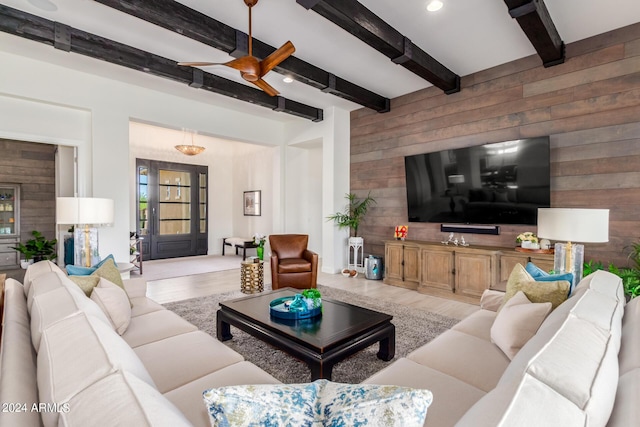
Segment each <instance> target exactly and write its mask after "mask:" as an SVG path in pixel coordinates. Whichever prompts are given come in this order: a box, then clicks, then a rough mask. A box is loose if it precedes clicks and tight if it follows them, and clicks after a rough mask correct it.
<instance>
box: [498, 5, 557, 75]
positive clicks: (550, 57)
mask: <svg viewBox="0 0 640 427" xmlns="http://www.w3.org/2000/svg"><path fill="white" fill-rule="evenodd" d="M504 2H505V4H506V5H507V7H508V8H509V15H511V17H512V18H514V19H515V20H517V21H518V24H519V25H520V28H522V31H524V33H525V35H526V36H527V38H528V39H529V41H530V42H531V44H532V45H533V47H534V48H535V50H536V52H538V56H540V59H542V63H543V65H544V66H545V67H551V66H553V65H558V64H562V63H563V62H564V60H565V47H564V42H563V41H562V38H561V37H560V34H559V33H558V30H557V29H556V26H555V24H554V23H553V19H551V15H550V14H549V10H548V9H547V6H546V5H545V4H544V0H504Z"/></svg>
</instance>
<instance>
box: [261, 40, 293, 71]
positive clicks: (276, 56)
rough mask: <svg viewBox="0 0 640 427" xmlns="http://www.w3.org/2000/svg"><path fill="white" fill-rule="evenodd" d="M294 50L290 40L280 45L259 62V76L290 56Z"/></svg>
mask: <svg viewBox="0 0 640 427" xmlns="http://www.w3.org/2000/svg"><path fill="white" fill-rule="evenodd" d="M295 51H296V48H295V46H294V45H293V43H291V42H290V41H288V42H286V43H285V44H283V45H282V46H280V47H279V48H278V49H277V50H276V51H274V52H273V53H272V54H271V55H269V56H267V57H266V58H264V59H263V60H262V61H261V62H260V77H262V76H264V75H265V74H267V73H268V72H269V71H271V70H273V69H274V68H275V67H276V66H278V64H280V63H281V62H282V61H284V60H285V59H287V58H288V57H290V56H291V55H292V54H293V52H295Z"/></svg>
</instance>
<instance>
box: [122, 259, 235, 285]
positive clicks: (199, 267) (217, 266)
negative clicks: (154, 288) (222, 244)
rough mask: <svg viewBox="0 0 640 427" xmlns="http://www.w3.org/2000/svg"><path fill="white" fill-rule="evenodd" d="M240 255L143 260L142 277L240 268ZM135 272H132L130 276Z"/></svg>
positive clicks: (161, 277)
mask: <svg viewBox="0 0 640 427" xmlns="http://www.w3.org/2000/svg"><path fill="white" fill-rule="evenodd" d="M241 261H242V257H241V256H236V255H225V256H222V255H200V256H191V257H182V258H169V259H156V260H153V261H144V263H143V265H142V272H143V274H142V277H144V278H145V279H147V281H150V280H161V279H170V278H172V277H178V276H190V275H193V274H203V273H213V272H215V271H224V270H233V269H236V268H240V262H241ZM135 276H136V274H134V273H132V274H131V277H135Z"/></svg>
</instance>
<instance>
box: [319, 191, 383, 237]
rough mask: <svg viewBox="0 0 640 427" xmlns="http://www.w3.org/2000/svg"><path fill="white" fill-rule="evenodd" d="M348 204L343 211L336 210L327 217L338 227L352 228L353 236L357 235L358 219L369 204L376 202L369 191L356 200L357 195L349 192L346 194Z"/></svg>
mask: <svg viewBox="0 0 640 427" xmlns="http://www.w3.org/2000/svg"><path fill="white" fill-rule="evenodd" d="M345 197H346V199H347V200H348V201H349V204H348V205H347V207H346V208H345V210H344V212H337V213H334V214H333V215H329V216H328V217H327V219H328V220H330V221H333V222H335V223H336V225H337V226H338V228H340V229H342V228H349V229H350V230H353V237H358V227H359V226H360V221H362V218H363V217H364V215H365V214H366V213H367V210H369V206H371V204H372V203H376V201H375V199H374V198H373V197H371V192H369V194H368V195H367V197H366V198H365V199H363V200H358V198H357V196H356V195H355V194H353V193H349V194H347V195H346V196H345Z"/></svg>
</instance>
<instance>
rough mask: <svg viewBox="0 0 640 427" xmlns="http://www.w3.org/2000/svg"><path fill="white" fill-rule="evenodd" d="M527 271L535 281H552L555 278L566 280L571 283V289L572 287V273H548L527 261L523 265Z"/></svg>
mask: <svg viewBox="0 0 640 427" xmlns="http://www.w3.org/2000/svg"><path fill="white" fill-rule="evenodd" d="M525 270H527V273H529V274H530V275H531V277H533V280H535V281H536V282H554V281H556V280H566V281H567V282H569V283H570V284H571V289H573V273H562V274H550V273H547V272H546V271H544V270H543V269H541V268H540V267H538V266H537V265H535V264H534V263H532V262H528V263H527V266H526V267H525Z"/></svg>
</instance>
